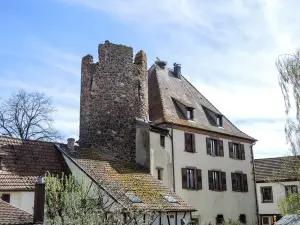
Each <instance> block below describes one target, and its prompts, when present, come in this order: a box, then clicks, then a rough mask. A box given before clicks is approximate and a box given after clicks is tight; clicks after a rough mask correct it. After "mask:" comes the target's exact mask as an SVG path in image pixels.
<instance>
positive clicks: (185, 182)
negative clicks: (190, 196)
mask: <svg viewBox="0 0 300 225" xmlns="http://www.w3.org/2000/svg"><path fill="white" fill-rule="evenodd" d="M191 171H193V174H192V177H191ZM181 175H182V189H187V190H195V191H197V190H201V189H202V170H201V169H198V168H196V167H188V166H187V167H185V168H181ZM190 178H193V179H190ZM191 181H192V182H193V185H191Z"/></svg>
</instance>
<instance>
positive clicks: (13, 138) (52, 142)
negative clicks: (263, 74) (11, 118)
mask: <svg viewBox="0 0 300 225" xmlns="http://www.w3.org/2000/svg"><path fill="white" fill-rule="evenodd" d="M0 138H7V139H12V140H18V141H26V142H30V141H32V142H43V143H48V144H64V143H60V142H54V141H44V140H32V139H22V138H16V137H9V136H4V135H0Z"/></svg>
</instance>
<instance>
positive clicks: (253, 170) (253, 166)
mask: <svg viewBox="0 0 300 225" xmlns="http://www.w3.org/2000/svg"><path fill="white" fill-rule="evenodd" d="M255 144H256V143H255V142H254V143H253V144H252V145H251V156H252V173H253V180H254V194H255V204H256V207H255V208H256V210H255V211H256V215H257V224H260V216H259V209H258V201H257V189H256V179H255V165H254V155H253V145H255Z"/></svg>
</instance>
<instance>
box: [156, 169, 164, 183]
mask: <svg viewBox="0 0 300 225" xmlns="http://www.w3.org/2000/svg"><path fill="white" fill-rule="evenodd" d="M157 179H158V180H163V169H161V168H157Z"/></svg>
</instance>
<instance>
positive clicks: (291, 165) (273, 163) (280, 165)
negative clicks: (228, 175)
mask: <svg viewBox="0 0 300 225" xmlns="http://www.w3.org/2000/svg"><path fill="white" fill-rule="evenodd" d="M299 168H300V159H299V158H297V157H294V156H286V157H276V158H264V159H255V160H254V169H255V180H256V182H265V181H268V180H297V179H299V178H300V171H299Z"/></svg>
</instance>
